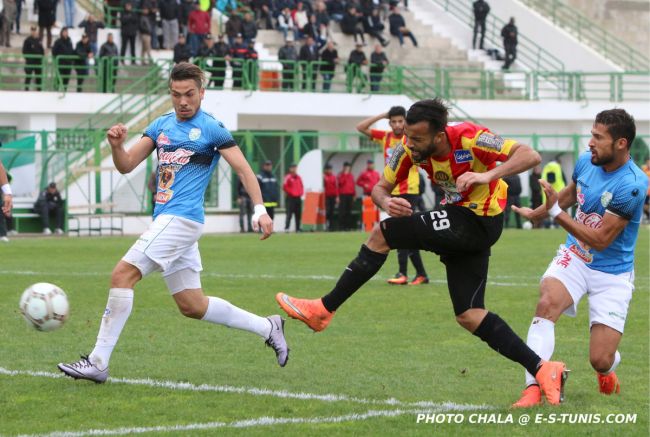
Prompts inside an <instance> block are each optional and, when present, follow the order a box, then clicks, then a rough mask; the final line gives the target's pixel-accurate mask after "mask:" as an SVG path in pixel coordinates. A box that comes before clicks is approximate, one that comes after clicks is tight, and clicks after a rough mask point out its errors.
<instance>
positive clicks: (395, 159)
mask: <svg viewBox="0 0 650 437" xmlns="http://www.w3.org/2000/svg"><path fill="white" fill-rule="evenodd" d="M405 153H406V150H404V146H403V145H402V144H399V145H398V146H397V147H396V148H395V150H394V151H393V153H392V154H391V156H390V160H389V161H388V163H387V164H386V165H388V167H390V169H391V170H393V171H396V170H397V166H398V165H399V161H400V159H402V156H404V154H405Z"/></svg>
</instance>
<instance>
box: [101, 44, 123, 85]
mask: <svg viewBox="0 0 650 437" xmlns="http://www.w3.org/2000/svg"><path fill="white" fill-rule="evenodd" d="M118 56H119V52H118V50H117V45H116V44H115V42H114V41H113V34H112V33H109V34H108V36H107V37H106V42H105V43H104V44H102V46H101V48H100V49H99V62H100V65H101V68H102V92H103V93H113V92H115V80H116V79H117V66H118V65H119V61H118V60H117V57H118Z"/></svg>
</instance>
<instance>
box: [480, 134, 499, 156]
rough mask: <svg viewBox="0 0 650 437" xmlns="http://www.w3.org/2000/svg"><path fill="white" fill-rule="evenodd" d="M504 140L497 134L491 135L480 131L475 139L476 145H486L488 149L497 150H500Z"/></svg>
mask: <svg viewBox="0 0 650 437" xmlns="http://www.w3.org/2000/svg"><path fill="white" fill-rule="evenodd" d="M503 143H504V140H503V138H501V137H500V136H498V135H493V134H490V133H487V132H484V133H482V134H481V135H479V136H478V138H477V139H476V145H477V146H481V147H487V148H489V149H494V150H496V151H497V152H500V151H501V147H502V146H503Z"/></svg>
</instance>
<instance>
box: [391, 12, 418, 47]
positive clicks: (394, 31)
mask: <svg viewBox="0 0 650 437" xmlns="http://www.w3.org/2000/svg"><path fill="white" fill-rule="evenodd" d="M388 24H389V27H390V34H391V35H393V36H396V37H397V38H398V39H399V45H401V46H403V45H404V37H405V36H408V37H409V38H411V41H412V42H413V45H414V46H415V47H417V46H418V41H417V40H416V39H415V36H414V35H413V33H412V32H411V31H410V30H409V29H408V28H407V27H406V22H405V21H404V17H403V16H402V14H400V13H399V8H398V7H397V6H395V7H394V8H393V12H392V13H391V14H390V15H389V16H388Z"/></svg>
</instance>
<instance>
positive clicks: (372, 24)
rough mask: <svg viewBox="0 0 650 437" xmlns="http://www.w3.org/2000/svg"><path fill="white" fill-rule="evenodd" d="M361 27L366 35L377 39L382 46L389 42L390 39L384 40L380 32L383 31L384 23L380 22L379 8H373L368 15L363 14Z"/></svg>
mask: <svg viewBox="0 0 650 437" xmlns="http://www.w3.org/2000/svg"><path fill="white" fill-rule="evenodd" d="M363 28H364V30H365V31H366V33H367V34H368V35H370V36H372V37H373V38H375V39H377V40H378V41H379V42H380V43H381V45H382V47H386V46H387V45H388V44H390V41H388V40H386V39H385V38H384V37H383V36H382V34H381V33H382V32H383V31H384V23H382V22H381V17H380V16H379V9H377V8H373V9H372V11H371V12H370V15H364V17H363Z"/></svg>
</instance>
